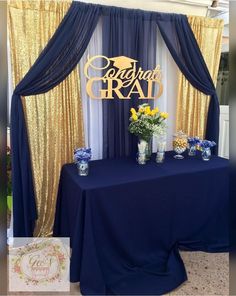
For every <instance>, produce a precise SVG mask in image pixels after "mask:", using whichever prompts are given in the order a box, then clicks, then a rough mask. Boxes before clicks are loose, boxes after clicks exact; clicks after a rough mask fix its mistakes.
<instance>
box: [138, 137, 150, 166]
mask: <svg viewBox="0 0 236 296" xmlns="http://www.w3.org/2000/svg"><path fill="white" fill-rule="evenodd" d="M147 146H148V142H147V141H145V140H142V139H140V140H139V143H138V153H137V162H138V164H146V160H147V157H146V153H147Z"/></svg>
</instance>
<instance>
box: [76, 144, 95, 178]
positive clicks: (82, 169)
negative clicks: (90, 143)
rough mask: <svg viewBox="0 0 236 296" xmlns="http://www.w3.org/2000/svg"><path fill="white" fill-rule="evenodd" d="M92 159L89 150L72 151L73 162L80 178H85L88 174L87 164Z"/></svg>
mask: <svg viewBox="0 0 236 296" xmlns="http://www.w3.org/2000/svg"><path fill="white" fill-rule="evenodd" d="M91 157H92V153H91V148H85V147H83V148H77V149H75V150H74V162H75V163H76V164H77V168H78V173H79V175H80V176H87V175H88V172H89V165H88V162H89V160H90V159H91Z"/></svg>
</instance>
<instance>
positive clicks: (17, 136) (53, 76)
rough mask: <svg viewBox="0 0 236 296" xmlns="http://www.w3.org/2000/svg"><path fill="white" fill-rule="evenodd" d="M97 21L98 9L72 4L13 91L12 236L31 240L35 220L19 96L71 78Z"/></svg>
mask: <svg viewBox="0 0 236 296" xmlns="http://www.w3.org/2000/svg"><path fill="white" fill-rule="evenodd" d="M98 18H99V7H98V6H95V5H88V4H86V5H84V4H82V3H80V4H79V6H78V4H77V3H72V5H71V7H70V9H69V10H68V13H67V14H66V16H65V17H64V19H63V21H62V23H61V24H60V26H59V27H58V29H57V31H56V32H55V34H54V36H53V37H52V39H51V40H50V41H49V43H48V45H47V46H46V48H45V49H44V50H43V52H42V53H41V55H40V56H39V58H38V59H37V61H36V62H35V64H34V65H33V66H32V67H31V69H30V70H29V72H28V73H27V74H26V76H25V77H24V78H23V80H22V81H21V82H20V83H19V84H18V85H17V87H16V89H15V91H14V94H13V97H12V104H11V145H12V166H13V168H12V173H13V174H12V181H13V217H14V236H32V235H33V230H34V224H35V220H36V218H37V213H36V204H35V197H34V189H33V179H32V169H31V161H30V152H29V145H28V137H27V131H26V124H25V120H24V112H23V107H22V102H21V96H29V95H36V94H40V93H45V92H47V91H49V90H50V89H52V88H53V87H55V86H56V85H57V84H59V83H60V82H61V81H63V80H64V79H65V78H66V77H67V76H68V75H69V74H70V72H71V71H72V70H73V68H74V67H75V66H76V65H77V63H78V62H79V60H80V58H81V56H82V55H83V53H84V51H85V49H86V47H87V45H88V42H89V40H90V38H91V35H92V33H93V31H94V29H95V27H96V24H97V22H98Z"/></svg>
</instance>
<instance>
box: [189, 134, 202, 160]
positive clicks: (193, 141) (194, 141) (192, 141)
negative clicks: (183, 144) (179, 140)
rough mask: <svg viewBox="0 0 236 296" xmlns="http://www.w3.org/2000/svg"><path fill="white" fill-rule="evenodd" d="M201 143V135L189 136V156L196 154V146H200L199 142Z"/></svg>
mask: <svg viewBox="0 0 236 296" xmlns="http://www.w3.org/2000/svg"><path fill="white" fill-rule="evenodd" d="M199 143H200V139H199V137H189V138H188V146H189V147H188V148H189V151H188V155H189V156H194V155H196V148H197V146H198V144H199Z"/></svg>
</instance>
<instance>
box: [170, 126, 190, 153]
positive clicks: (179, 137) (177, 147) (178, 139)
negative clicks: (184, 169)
mask: <svg viewBox="0 0 236 296" xmlns="http://www.w3.org/2000/svg"><path fill="white" fill-rule="evenodd" d="M187 146H188V139H187V135H186V134H185V133H184V132H182V131H178V132H177V133H176V134H174V136H173V149H174V151H175V153H176V155H174V158H175V159H183V158H184V156H183V155H181V154H182V153H184V151H185V150H186V149H187Z"/></svg>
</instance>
